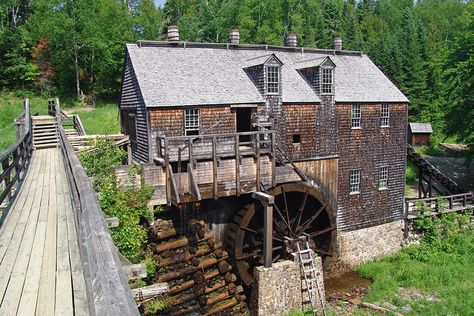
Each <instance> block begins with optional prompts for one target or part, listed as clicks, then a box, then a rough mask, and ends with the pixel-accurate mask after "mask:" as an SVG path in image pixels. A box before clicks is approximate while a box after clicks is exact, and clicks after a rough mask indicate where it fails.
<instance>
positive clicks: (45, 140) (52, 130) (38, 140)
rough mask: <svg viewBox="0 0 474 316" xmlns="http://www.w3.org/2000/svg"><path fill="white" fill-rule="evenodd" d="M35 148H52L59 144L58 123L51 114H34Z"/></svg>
mask: <svg viewBox="0 0 474 316" xmlns="http://www.w3.org/2000/svg"><path fill="white" fill-rule="evenodd" d="M32 119H33V148H34V149H41V148H51V147H58V146H59V134H58V123H57V121H56V118H55V117H53V116H49V115H40V116H33V117H32Z"/></svg>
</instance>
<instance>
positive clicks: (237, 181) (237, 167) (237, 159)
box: [234, 134, 240, 196]
mask: <svg viewBox="0 0 474 316" xmlns="http://www.w3.org/2000/svg"><path fill="white" fill-rule="evenodd" d="M234 142H235V143H234V149H235V194H236V195H237V196H240V152H239V151H240V148H239V134H235V138H234Z"/></svg>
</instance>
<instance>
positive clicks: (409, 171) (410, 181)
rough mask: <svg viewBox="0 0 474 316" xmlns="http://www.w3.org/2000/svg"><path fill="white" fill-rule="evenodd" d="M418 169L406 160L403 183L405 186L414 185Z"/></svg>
mask: <svg viewBox="0 0 474 316" xmlns="http://www.w3.org/2000/svg"><path fill="white" fill-rule="evenodd" d="M417 173H418V169H417V167H416V166H415V165H414V164H413V163H412V162H411V161H409V160H407V167H406V169H405V183H406V184H407V185H414V184H415V183H416V182H417V179H418V174H417Z"/></svg>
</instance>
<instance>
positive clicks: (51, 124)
mask: <svg viewBox="0 0 474 316" xmlns="http://www.w3.org/2000/svg"><path fill="white" fill-rule="evenodd" d="M37 126H38V127H41V126H58V124H56V122H33V127H37Z"/></svg>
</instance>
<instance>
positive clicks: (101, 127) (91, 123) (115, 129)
mask: <svg viewBox="0 0 474 316" xmlns="http://www.w3.org/2000/svg"><path fill="white" fill-rule="evenodd" d="M77 110H80V108H79V109H69V110H68V112H69V113H74V112H76V114H78V115H79V117H80V118H81V121H82V124H83V125H84V128H85V129H86V132H87V134H117V133H120V118H119V110H118V106H117V105H116V104H100V105H96V106H95V107H94V108H93V110H92V111H87V112H86V111H77Z"/></svg>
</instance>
